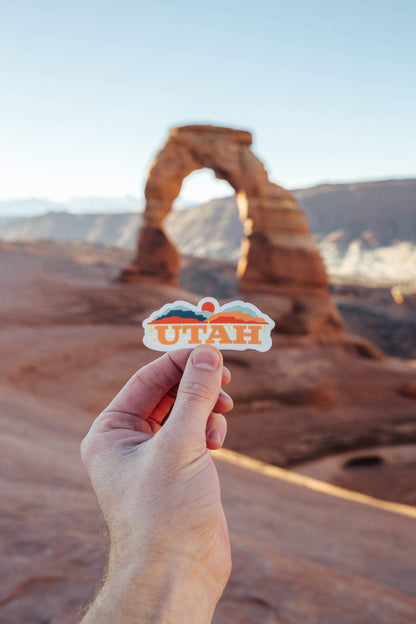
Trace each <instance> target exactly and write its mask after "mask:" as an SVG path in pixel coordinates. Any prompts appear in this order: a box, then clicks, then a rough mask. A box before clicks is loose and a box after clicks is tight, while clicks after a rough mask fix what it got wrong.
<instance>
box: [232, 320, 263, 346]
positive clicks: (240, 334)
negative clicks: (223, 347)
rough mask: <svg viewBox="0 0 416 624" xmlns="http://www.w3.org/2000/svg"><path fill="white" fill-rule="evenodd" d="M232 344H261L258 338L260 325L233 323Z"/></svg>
mask: <svg viewBox="0 0 416 624" xmlns="http://www.w3.org/2000/svg"><path fill="white" fill-rule="evenodd" d="M234 328H235V340H233V342H234V344H257V345H259V344H261V340H260V339H259V333H260V328H261V326H260V325H237V324H235V325H234Z"/></svg>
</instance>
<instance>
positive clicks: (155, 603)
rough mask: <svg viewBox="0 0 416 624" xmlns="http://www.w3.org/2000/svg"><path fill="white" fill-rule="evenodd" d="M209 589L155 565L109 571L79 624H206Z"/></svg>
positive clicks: (210, 605)
mask: <svg viewBox="0 0 416 624" xmlns="http://www.w3.org/2000/svg"><path fill="white" fill-rule="evenodd" d="M217 600H218V598H217V597H215V596H212V595H211V594H210V591H209V585H208V586H207V584H203V583H201V582H200V581H199V580H198V581H197V580H196V579H195V578H193V577H192V575H186V576H185V575H184V574H183V573H182V572H180V571H179V570H177V569H175V567H171V568H170V569H167V568H164V567H162V566H160V565H157V564H155V563H152V564H149V565H148V566H146V567H144V566H142V567H137V566H132V565H127V566H125V567H124V568H123V569H120V568H118V569H117V570H112V569H111V566H110V569H109V573H108V575H107V578H106V580H105V582H104V584H103V586H102V588H101V590H100V592H99V593H98V595H97V596H96V598H95V600H94V602H93V603H92V604H91V606H90V608H89V609H88V612H87V614H86V615H85V616H84V618H83V620H82V622H81V624H209V623H210V622H211V620H212V616H213V613H214V609H215V606H216V603H217Z"/></svg>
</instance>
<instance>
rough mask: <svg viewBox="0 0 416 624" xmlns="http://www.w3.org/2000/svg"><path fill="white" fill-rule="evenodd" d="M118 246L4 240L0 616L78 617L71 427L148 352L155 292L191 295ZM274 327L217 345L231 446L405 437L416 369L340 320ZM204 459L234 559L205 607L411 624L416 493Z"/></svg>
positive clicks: (230, 617)
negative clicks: (234, 347)
mask: <svg viewBox="0 0 416 624" xmlns="http://www.w3.org/2000/svg"><path fill="white" fill-rule="evenodd" d="M126 262H127V254H123V252H115V251H114V250H109V249H101V250H96V249H93V248H91V247H88V246H86V245H64V244H62V243H61V244H53V245H51V244H47V243H44V242H43V243H25V244H7V245H6V244H4V243H3V244H1V243H0V288H1V292H5V291H6V289H7V293H8V296H7V297H2V298H1V297H0V348H1V353H2V358H0V413H1V419H2V422H1V424H2V426H1V430H0V497H1V501H2V513H1V514H0V536H1V540H0V567H1V570H2V574H0V622H1V624H23V623H24V624H26V623H30V624H45V623H46V622H49V623H50V624H70V623H71V624H73V623H74V622H76V621H79V619H80V617H78V616H77V613H78V612H79V609H80V606H81V605H83V604H86V603H88V601H89V600H90V599H91V598H92V597H93V594H94V588H95V586H96V583H97V580H98V579H99V577H100V575H101V573H102V570H103V567H104V565H105V558H106V556H105V537H104V527H103V522H102V519H101V517H100V514H99V512H98V508H97V502H96V500H95V497H94V494H93V492H92V490H91V486H90V484H89V482H88V478H87V475H86V473H85V470H84V469H83V467H82V465H81V460H80V456H79V443H80V440H81V438H82V436H83V435H84V434H85V433H86V431H87V430H88V428H89V426H90V424H91V422H92V419H93V418H94V417H95V416H96V414H97V413H99V411H101V409H103V407H104V406H105V405H106V404H107V402H108V401H109V400H110V399H111V398H112V397H113V396H114V394H115V393H116V392H117V391H118V390H119V389H120V387H121V385H122V384H123V383H124V382H125V381H126V380H127V379H128V378H129V377H130V375H132V374H133V373H134V372H135V371H136V370H137V368H138V367H140V366H142V365H143V364H145V363H147V362H149V361H151V360H153V359H154V358H155V357H157V354H155V353H153V352H151V351H149V350H148V349H146V348H145V347H144V346H143V344H142V343H141V341H140V330H139V323H140V321H141V320H142V319H143V318H144V317H145V316H147V315H148V312H149V309H150V310H152V309H155V308H156V307H159V306H160V304H161V303H162V302H166V301H170V300H173V299H172V297H177V298H180V297H187V298H188V300H191V301H196V300H197V299H198V297H197V296H196V295H194V294H192V293H189V292H188V293H186V292H184V291H182V290H180V289H178V288H175V287H173V286H167V285H164V284H155V283H153V282H152V283H150V284H147V283H143V284H140V285H138V286H137V287H136V286H133V287H131V288H129V287H125V286H123V285H121V284H114V283H110V278H111V277H112V276H113V275H114V274H115V272H116V271H117V269H118V270H120V269H121V267H122V266H125V264H126ZM324 338H325V341H324ZM331 339H333V341H332V343H331ZM273 343H274V347H273V349H272V350H271V351H269V352H267V353H264V354H261V353H256V352H241V353H230V354H229V356H227V362H226V363H227V366H228V367H229V368H230V369H231V371H232V375H233V380H232V382H231V384H232V385H231V386H230V387H229V388H230V394H231V395H232V396H233V398H234V399H235V409H234V410H233V412H232V413H231V415H230V417H229V419H228V420H229V440H228V441H227V444H229V445H231V447H232V448H233V449H235V450H240V451H242V452H245V453H247V454H250V455H252V456H253V457H257V458H262V459H264V460H267V461H269V462H271V461H274V462H276V463H278V462H280V463H286V464H287V463H290V462H291V461H293V460H294V459H297V460H301V459H302V458H303V459H307V458H309V459H312V458H314V457H315V458H316V457H319V455H320V454H325V453H333V452H336V451H337V450H339V449H340V448H345V449H348V448H349V449H354V448H355V449H358V448H359V446H360V445H363V444H364V443H365V444H366V445H367V446H369V445H372V446H373V445H374V444H380V443H382V444H393V443H397V442H400V441H404V440H405V439H406V440H407V441H408V442H409V441H411V440H413V441H414V440H416V422H415V419H414V413H415V408H414V404H415V402H414V398H409V397H408V396H402V395H401V394H399V393H398V392H397V389H398V388H399V387H401V386H403V384H406V387H407V386H409V387H411V385H412V384H414V383H415V377H416V371H415V369H414V368H412V367H410V366H406V365H405V363H404V362H400V361H398V360H389V359H374V358H373V359H370V358H368V357H358V353H354V352H352V351H350V350H349V348H350V347H351V346H352V341H350V342H349V343H348V344H347V342H346V345H345V346H348V347H349V348H348V349H346V348H344V346H343V345H342V344H341V342H340V340H339V339H338V338H336V337H334V336H325V337H323V336H322V335H320V336H279V335H278V334H276V335H274V336H273ZM371 452H372V453H375V452H376V450H375V449H372V451H371ZM215 461H216V463H217V467H218V471H219V476H220V481H221V490H222V497H223V502H224V507H225V512H226V515H227V518H228V521H229V526H230V532H231V542H232V552H233V571H232V576H231V579H230V582H229V584H228V586H227V589H226V591H225V593H224V595H223V597H222V599H221V601H220V603H219V605H218V608H217V610H216V613H215V616H214V620H213V622H214V624H236V623H239V624H289V623H290V624H305V623H306V624H318V623H319V624H323V623H324V622H325V624H351V623H352V622H354V624H375V622H377V624H392V623H394V624H414V621H415V618H414V614H415V612H416V590H415V583H414V578H415V575H416V561H415V557H414V555H413V553H414V551H415V546H416V537H415V519H414V514H415V512H414V509H412V510H410V513H409V510H407V512H408V513H405V511H406V510H403V509H402V508H400V507H396V506H393V507H394V509H391V508H390V507H389V509H390V510H388V509H386V508H383V506H382V505H380V504H375V502H374V501H373V502H371V501H367V502H362V501H361V502H359V501H358V499H357V497H356V496H354V494H353V493H349V494H348V493H347V494H348V495H346V497H345V496H344V497H341V496H339V495H335V494H334V493H331V492H330V491H328V489H327V488H325V484H321V489H320V490H319V491H317V490H316V489H314V488H313V487H311V486H310V484H309V485H308V483H306V482H302V483H299V481H297V482H295V481H294V479H293V473H291V472H284V473H282V472H281V471H279V470H278V469H277V468H276V467H272V466H270V465H268V466H266V467H264V468H263V469H262V468H261V467H259V466H256V467H254V466H253V464H249V462H248V461H247V458H244V457H243V458H241V462H240V463H236V462H235V461H232V457H230V454H229V452H228V453H221V454H217V456H216V459H215ZM250 465H251V467H250ZM377 469H378V468H377V466H376V467H375V468H374V470H377ZM291 475H292V476H291ZM301 477H302V478H303V475H302V476H301ZM374 478H375V477H374ZM384 484H385V482H384V480H382V481H379V484H378V485H379V487H382V488H383V491H385V486H384ZM409 486H412V483H411V482H410V481H409ZM390 487H391V488H392V489H393V485H390ZM385 493H386V494H388V493H390V494H391V491H390V492H385Z"/></svg>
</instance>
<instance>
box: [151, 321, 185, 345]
mask: <svg viewBox="0 0 416 624" xmlns="http://www.w3.org/2000/svg"><path fill="white" fill-rule="evenodd" d="M153 327H155V328H156V331H157V338H158V340H159V342H160V344H163V345H173V344H176V343H177V342H178V340H179V327H178V325H170V326H169V325H156V324H155V325H154V326H153ZM169 327H173V328H174V330H175V336H174V338H173V340H168V339H167V338H166V330H167V329H168V328H169Z"/></svg>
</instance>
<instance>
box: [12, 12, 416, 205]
mask: <svg viewBox="0 0 416 624" xmlns="http://www.w3.org/2000/svg"><path fill="white" fill-rule="evenodd" d="M415 30H416V3H415V2H414V1H413V0H409V1H401V0H398V1H394V2H393V1H391V2H388V1H385V0H378V1H366V0H349V1H347V0H345V1H344V0H331V1H329V0H326V1H320V0H315V1H312V0H300V1H297V2H296V1H293V2H287V0H285V1H284V2H281V1H279V0H277V1H275V0H269V1H263V0H257V1H253V0H250V1H245V0H238V1H237V0H221V1H218V0H210V1H206V2H198V1H196V0H193V1H192V2H191V1H183V2H177V1H175V0H168V1H165V0H151V1H150V0H146V2H142V1H140V0H131V1H127V0H118V1H117V2H116V1H115V0H112V1H111V2H108V1H107V0H99V1H95V0H82V1H80V0H68V1H63V2H60V1H57V0H53V1H44V0H37V1H36V2H34V1H33V0H26V1H25V0H13V1H9V0H3V1H2V2H1V8H0V58H1V67H0V137H1V150H0V161H1V162H0V199H5V198H14V197H48V198H51V199H59V200H62V199H65V198H67V197H70V196H77V195H78V196H80V195H100V196H111V195H124V194H133V195H140V194H141V193H142V190H143V186H144V180H145V175H146V171H147V168H148V166H149V164H150V162H151V159H152V157H153V155H154V153H155V151H156V149H157V148H158V147H160V145H161V144H162V143H163V141H164V139H165V137H166V135H167V131H168V128H169V127H172V126H175V125H182V124H186V123H205V122H209V123H215V124H219V125H230V126H234V127H236V128H247V129H250V130H251V131H253V133H254V150H255V152H256V153H257V154H258V156H260V157H261V158H262V159H263V160H264V162H265V164H266V166H267V167H268V169H269V173H270V177H271V179H272V180H273V181H276V182H280V183H281V184H283V185H284V186H287V187H290V188H294V187H300V186H307V185H311V184H315V183H319V182H322V181H352V180H364V179H378V178H386V177H413V176H414V175H415V163H416V160H415V144H416V123H415V111H416V97H415V90H416V89H415V79H414V70H415V60H416V54H415V52H416V37H415ZM229 192H230V188H229V187H228V185H227V184H226V183H225V182H222V183H221V182H216V183H215V182H213V181H212V176H211V174H208V173H206V174H204V173H201V174H199V175H196V174H193V176H190V178H188V180H187V182H186V183H185V184H184V188H183V194H182V196H183V199H185V200H188V201H192V200H194V201H199V200H205V199H207V198H208V197H209V196H219V195H225V194H228V193H229Z"/></svg>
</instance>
